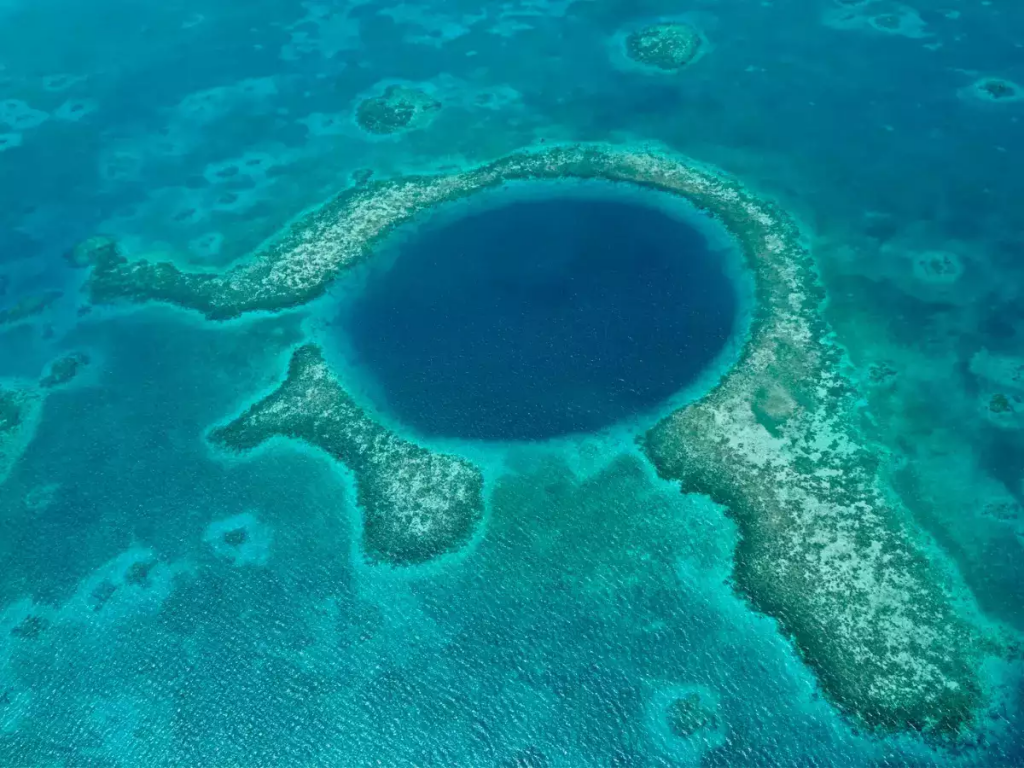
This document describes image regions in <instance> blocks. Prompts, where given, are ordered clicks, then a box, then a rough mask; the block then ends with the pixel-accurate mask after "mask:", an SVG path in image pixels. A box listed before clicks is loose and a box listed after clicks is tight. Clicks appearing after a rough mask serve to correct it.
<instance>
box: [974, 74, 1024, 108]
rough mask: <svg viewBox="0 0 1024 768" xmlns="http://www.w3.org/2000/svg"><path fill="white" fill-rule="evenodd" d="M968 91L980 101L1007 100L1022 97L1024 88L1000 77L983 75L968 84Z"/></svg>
mask: <svg viewBox="0 0 1024 768" xmlns="http://www.w3.org/2000/svg"><path fill="white" fill-rule="evenodd" d="M970 92H971V95H973V96H974V97H975V98H977V99H981V100H982V101H994V102H1007V101H1019V100H1020V99H1024V88H1022V87H1021V86H1019V85H1017V83H1014V82H1011V81H1009V80H1004V79H1003V78H1001V77H983V78H981V79H980V80H977V81H975V82H974V83H973V84H972V85H971V86H970Z"/></svg>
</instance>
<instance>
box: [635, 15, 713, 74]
mask: <svg viewBox="0 0 1024 768" xmlns="http://www.w3.org/2000/svg"><path fill="white" fill-rule="evenodd" d="M702 45H703V43H702V40H701V36H700V33H699V32H698V31H697V30H696V29H695V28H694V27H693V26H691V25H690V24H687V23H685V22H681V21H673V22H666V23H663V24H652V25H651V26H649V27H644V28H643V29H638V30H636V31H634V32H631V33H630V34H629V35H627V36H626V55H627V56H628V57H629V58H630V59H632V60H633V61H635V62H636V63H637V64H643V65H644V66H648V67H654V68H655V69H662V70H665V71H668V72H674V71H676V70H679V69H682V68H683V67H685V66H686V65H687V64H690V63H691V62H692V61H693V60H694V59H696V58H697V56H698V55H699V54H700V52H701V47H702Z"/></svg>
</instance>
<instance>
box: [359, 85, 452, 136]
mask: <svg viewBox="0 0 1024 768" xmlns="http://www.w3.org/2000/svg"><path fill="white" fill-rule="evenodd" d="M440 109H441V102H440V101H438V100H437V99H435V98H434V97H432V96H431V95H430V94H428V93H427V92H426V91H424V90H422V89H420V88H414V87H411V86H407V85H389V86H388V87H387V88H385V89H384V92H383V93H382V94H381V95H379V96H372V97H370V98H368V99H363V100H362V101H360V102H359V104H358V105H357V106H356V122H357V123H358V124H359V127H360V128H362V129H363V130H364V131H366V132H367V133H372V134H375V135H378V136H383V135H387V134H391V133H398V132H399V131H411V130H413V129H415V128H423V127H425V126H426V125H428V124H429V123H430V121H432V120H433V119H434V117H435V115H436V114H437V112H438V111H439V110H440Z"/></svg>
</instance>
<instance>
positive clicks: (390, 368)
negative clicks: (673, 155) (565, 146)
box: [342, 190, 738, 440]
mask: <svg viewBox="0 0 1024 768" xmlns="http://www.w3.org/2000/svg"><path fill="white" fill-rule="evenodd" d="M608 198H609V199H587V198H578V199H574V198H573V197H572V196H567V197H564V198H560V197H553V198H552V199H550V200H535V201H514V200H513V201H509V202H507V203H506V204H504V205H499V206H498V207H497V208H495V209H493V210H489V211H483V212H475V213H465V214H463V215H462V216H459V217H457V218H456V220H455V221H454V222H449V223H447V225H434V226H431V227H430V229H429V231H426V232H420V233H417V234H416V235H411V236H408V237H406V238H403V240H402V242H401V243H400V244H396V245H394V246H392V248H393V249H394V250H395V251H397V252H396V253H395V254H394V256H393V257H392V263H391V264H390V265H389V267H388V268H384V269H380V270H377V271H376V273H375V274H374V275H373V276H372V277H370V278H369V279H368V280H367V282H366V285H365V286H364V287H363V288H362V290H361V291H360V292H359V296H358V298H357V299H356V300H355V304H354V306H352V307H351V308H349V309H348V311H347V312H345V318H344V321H343V323H342V325H343V331H342V332H343V333H345V334H347V336H348V337H349V338H348V340H347V342H346V343H345V346H347V347H351V348H352V349H353V350H354V352H355V355H356V364H357V365H360V366H362V367H364V368H365V369H368V370H369V372H370V373H371V375H372V376H373V378H374V379H375V381H376V385H377V386H376V390H377V391H379V392H381V393H382V395H383V398H384V402H383V403H381V404H380V405H381V407H383V408H385V409H387V410H390V411H392V412H393V414H394V416H395V418H397V419H398V420H399V421H400V422H401V423H403V424H405V425H407V426H408V427H410V428H412V429H413V430H415V431H417V432H420V433H422V434H424V435H428V436H429V435H434V436H438V435H439V436H449V437H462V438H469V439H477V440H533V439H544V438H548V437H552V436H555V435H562V434H566V433H584V432H593V431H597V430H600V429H601V428H603V427H606V426H608V425H610V424H614V423H616V422H617V421H620V420H622V419H626V418H635V417H636V416H637V414H644V413H647V412H650V411H652V410H654V409H655V408H656V407H657V406H659V405H661V404H662V403H663V402H664V401H665V400H668V399H669V398H671V397H672V396H673V395H674V394H675V393H677V392H679V391H680V390H682V389H685V388H686V387H687V386H688V385H690V384H691V383H692V382H693V381H694V379H696V378H697V376H698V375H699V374H700V372H701V371H703V370H704V369H705V368H706V367H707V366H709V365H711V364H712V363H713V362H714V361H715V359H716V357H717V356H718V355H719V353H720V352H721V351H722V349H723V347H724V346H725V344H726V342H727V341H728V339H729V337H730V334H731V333H732V332H733V330H734V326H735V325H737V323H736V313H737V304H738V300H737V295H736V293H737V290H736V288H735V287H734V286H733V284H732V283H731V282H730V280H729V278H728V276H727V274H726V265H725V264H724V263H723V262H724V261H725V260H724V258H723V254H721V253H716V252H714V251H711V250H710V248H709V245H708V243H707V241H706V240H705V238H704V237H703V235H702V234H701V232H700V231H699V230H697V229H695V228H693V227H692V226H689V225H687V223H686V222H685V221H684V220H682V219H680V218H677V217H673V216H670V215H668V214H667V213H665V212H663V211H661V210H658V209H657V208H654V207H651V206H645V205H643V204H641V203H639V202H636V201H617V200H615V199H614V190H612V191H610V192H609V193H608ZM382 256H384V254H382ZM386 258H387V257H386V256H384V260H386Z"/></svg>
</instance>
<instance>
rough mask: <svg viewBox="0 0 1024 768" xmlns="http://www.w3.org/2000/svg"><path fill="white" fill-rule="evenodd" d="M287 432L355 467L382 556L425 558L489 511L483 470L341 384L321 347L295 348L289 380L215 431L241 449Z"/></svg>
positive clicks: (367, 528) (366, 520)
mask: <svg viewBox="0 0 1024 768" xmlns="http://www.w3.org/2000/svg"><path fill="white" fill-rule="evenodd" d="M275 436H284V437H290V438H294V439H298V440H303V441H305V442H306V443H308V444H310V445H313V446H316V447H317V448H320V449H322V450H323V451H325V452H326V453H328V454H329V455H330V456H332V457H333V458H335V459H337V460H338V461H340V462H341V463H342V464H344V465H345V466H347V467H348V468H349V469H350V470H351V471H352V473H353V474H354V475H355V480H356V489H357V501H358V503H359V506H360V507H361V509H362V511H363V549H364V551H365V552H366V554H367V555H368V556H369V557H370V558H371V559H374V560H382V561H385V562H389V563H394V564H408V563H418V562H423V561H426V560H429V559H431V558H433V557H435V556H437V555H440V554H443V553H445V552H449V551H452V550H454V549H457V548H458V547H460V546H462V545H463V544H464V543H465V542H466V541H467V540H468V539H469V537H470V536H471V534H472V533H473V531H474V529H475V528H476V525H477V523H478V522H479V520H480V518H481V515H482V513H483V476H482V475H481V473H480V470H478V469H477V468H476V467H475V466H474V465H472V464H471V463H469V462H468V461H466V460H465V459H462V458H459V457H457V456H450V455H446V454H439V453H434V452H432V451H429V450H427V449H426V448H423V447H421V446H418V445H415V444H413V443H411V442H409V441H408V440H404V439H402V438H401V437H399V436H397V435H395V434H394V433H392V432H391V431H389V430H388V429H386V428H385V427H383V426H381V425H380V424H378V423H377V422H375V421H374V420H373V419H371V418H370V417H369V416H368V415H367V414H366V413H365V412H364V411H363V410H362V409H361V408H360V407H359V406H358V405H357V404H356V403H355V401H354V400H353V399H352V398H351V397H350V396H349V394H348V393H347V392H346V391H345V390H344V389H343V388H342V387H341V385H340V384H339V383H338V382H337V380H336V379H335V378H334V376H333V375H332V373H331V370H330V368H329V367H328V365H327V363H326V362H325V361H324V359H323V356H322V355H321V353H320V349H319V348H318V347H316V346H315V345H312V344H307V345H305V346H303V347H300V348H299V349H297V350H296V351H295V354H294V355H293V356H292V359H291V363H290V364H289V366H288V376H287V378H286V379H285V381H284V383H283V384H282V385H281V386H280V387H279V388H278V389H276V390H275V391H274V392H272V393H271V394H269V395H267V396H266V397H265V398H263V399H262V400H260V401H259V402H257V403H255V404H254V405H252V406H251V407H250V408H249V409H248V410H246V411H245V413H243V414H242V415H241V416H239V417H238V418H237V419H235V420H234V421H232V422H231V423H230V424H228V425H226V426H224V427H220V428H217V429H215V430H213V431H212V432H211V433H210V440H211V442H212V443H214V444H215V445H218V446H221V447H223V448H227V449H230V450H234V451H245V450H249V449H252V448H255V447H256V446H258V445H259V444H261V443H263V442H264V441H266V440H268V439H270V438H272V437H275Z"/></svg>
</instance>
